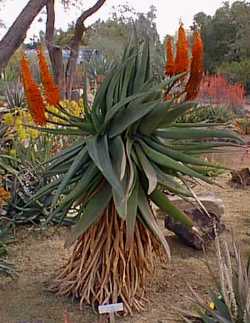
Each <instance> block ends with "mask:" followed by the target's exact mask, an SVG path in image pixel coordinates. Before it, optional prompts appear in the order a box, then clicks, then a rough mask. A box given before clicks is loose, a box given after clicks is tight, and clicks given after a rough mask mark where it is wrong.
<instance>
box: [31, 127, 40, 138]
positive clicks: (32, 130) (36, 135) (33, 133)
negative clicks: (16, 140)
mask: <svg viewBox="0 0 250 323" xmlns="http://www.w3.org/2000/svg"><path fill="white" fill-rule="evenodd" d="M29 134H30V137H31V138H32V139H37V138H38V137H39V131H38V130H36V129H30V131H29Z"/></svg>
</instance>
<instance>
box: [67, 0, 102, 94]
mask: <svg viewBox="0 0 250 323" xmlns="http://www.w3.org/2000/svg"><path fill="white" fill-rule="evenodd" d="M105 1H106V0H98V1H97V2H96V3H95V5H94V6H93V7H91V8H89V9H88V10H86V11H84V12H83V13H82V14H81V16H80V17H79V18H78V19H77V22H76V27H75V32H74V36H73V38H72V40H71V44H70V48H71V52H70V57H69V61H68V64H67V68H66V97H67V98H68V99H70V98H71V94H72V87H73V81H74V78H75V74H76V67H77V58H78V55H79V48H80V44H81V40H82V37H83V34H84V31H85V30H86V28H85V26H84V22H85V20H86V19H87V18H88V17H90V16H91V15H93V14H94V13H95V12H96V11H98V10H99V9H100V8H101V7H102V5H103V4H104V3H105Z"/></svg>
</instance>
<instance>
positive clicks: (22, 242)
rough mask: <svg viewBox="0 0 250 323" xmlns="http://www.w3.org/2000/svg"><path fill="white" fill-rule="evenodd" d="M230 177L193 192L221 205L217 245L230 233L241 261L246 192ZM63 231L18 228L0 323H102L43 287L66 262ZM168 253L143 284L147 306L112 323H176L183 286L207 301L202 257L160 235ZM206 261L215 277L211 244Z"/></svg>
mask: <svg viewBox="0 0 250 323" xmlns="http://www.w3.org/2000/svg"><path fill="white" fill-rule="evenodd" d="M229 178H230V175H229V174H228V175H223V176H222V177H220V178H219V179H218V180H219V182H220V184H221V185H222V186H223V187H224V189H223V188H221V187H213V188H212V187H210V186H207V185H204V186H202V187H196V190H197V191H199V192H201V191H203V192H208V191H209V192H211V191H213V192H214V193H215V194H216V196H218V197H220V198H222V199H223V201H224V204H225V215H224V216H223V220H224V222H225V224H226V227H227V230H226V232H225V233H223V235H222V237H223V239H226V240H228V241H230V239H231V232H230V230H231V228H233V229H234V232H235V236H236V238H237V240H238V241H239V243H240V245H241V248H242V253H243V255H244V256H246V255H247V254H248V252H250V188H243V189H238V188H233V187H231V186H230V185H229V183H228V181H229ZM68 230H69V229H68V228H55V227H52V228H50V229H49V230H47V231H41V229H39V228H37V227H23V228H18V229H17V232H16V241H15V242H14V243H12V244H10V245H9V248H8V249H9V255H8V260H9V261H10V262H12V263H14V264H15V266H16V269H17V271H18V278H17V279H15V280H11V279H10V278H7V277H4V276H0V323H64V312H65V311H67V312H68V317H69V318H70V320H69V321H68V322H67V323H95V322H96V323H104V322H107V320H106V318H99V317H98V316H97V315H96V314H94V313H93V312H92V309H91V308H90V307H89V306H85V307H84V309H83V311H80V309H79V305H78V303H77V302H74V301H72V300H71V299H69V298H67V297H58V296H55V295H54V294H52V293H50V292H48V285H49V282H50V281H51V279H52V278H53V276H54V274H55V272H56V270H57V269H58V268H59V267H60V266H61V265H62V264H63V263H65V262H66V260H67V258H68V256H69V252H70V251H69V250H65V249H64V247H63V245H64V239H65V235H66V234H67V231H68ZM166 234H167V235H168V236H167V239H168V241H169V244H170V247H171V250H172V261H171V263H169V264H167V265H164V266H163V265H162V264H161V263H160V262H159V264H157V270H156V272H155V275H154V276H151V277H149V278H148V285H147V297H148V299H149V302H148V303H147V304H146V309H145V311H144V312H143V313H140V314H135V315H134V316H133V317H132V318H117V319H116V322H117V323H122V322H124V323H126V322H130V323H144V322H147V323H174V322H181V320H180V318H178V315H177V313H176V309H174V307H179V308H181V309H189V310H190V309H191V305H190V301H189V300H188V299H187V297H188V296H189V297H190V296H191V293H190V291H189V288H188V286H187V283H189V284H190V285H191V286H192V287H193V288H194V290H195V291H196V292H198V293H199V294H200V295H201V296H202V297H205V299H207V300H208V292H209V289H211V288H212V287H213V282H212V279H211V277H210V275H209V273H208V270H207V267H206V264H205V257H204V254H203V252H200V251H196V250H193V249H191V248H189V247H186V246H184V245H183V244H182V243H181V242H180V241H179V240H178V239H177V238H176V237H175V236H173V235H172V234H171V233H169V232H168V233H166ZM207 257H208V259H209V261H210V262H211V264H212V268H214V270H215V271H216V251H215V246H214V244H213V243H212V244H211V245H210V246H209V248H208V250H207Z"/></svg>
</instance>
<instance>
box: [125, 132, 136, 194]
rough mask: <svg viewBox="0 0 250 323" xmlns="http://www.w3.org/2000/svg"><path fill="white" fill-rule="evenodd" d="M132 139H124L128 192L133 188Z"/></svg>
mask: <svg viewBox="0 0 250 323" xmlns="http://www.w3.org/2000/svg"><path fill="white" fill-rule="evenodd" d="M132 148H133V141H132V140H131V139H129V138H127V141H126V154H127V159H128V167H129V170H128V171H129V182H128V192H129V193H130V191H131V189H132V188H133V184H134V178H135V168H134V163H133V160H132V151H133V149H132Z"/></svg>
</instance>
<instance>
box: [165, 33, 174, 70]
mask: <svg viewBox="0 0 250 323" xmlns="http://www.w3.org/2000/svg"><path fill="white" fill-rule="evenodd" d="M165 45H166V57H167V62H166V65H165V75H167V76H173V75H174V73H175V64H174V50H173V38H172V37H168V38H167V40H166V43H165Z"/></svg>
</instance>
